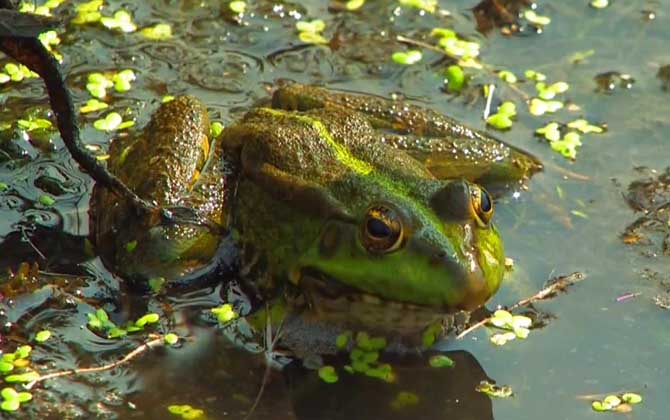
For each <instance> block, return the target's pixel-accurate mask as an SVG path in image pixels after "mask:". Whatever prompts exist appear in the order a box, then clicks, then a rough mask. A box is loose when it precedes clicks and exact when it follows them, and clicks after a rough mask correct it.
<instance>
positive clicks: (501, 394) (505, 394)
mask: <svg viewBox="0 0 670 420" xmlns="http://www.w3.org/2000/svg"><path fill="white" fill-rule="evenodd" d="M475 391H477V392H481V393H483V394H486V395H488V396H490V397H495V398H509V397H511V396H512V395H514V392H513V391H512V387H511V386H509V385H496V384H493V383H491V382H489V381H481V382H480V383H479V385H477V387H475Z"/></svg>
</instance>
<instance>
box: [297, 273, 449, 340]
mask: <svg viewBox="0 0 670 420" xmlns="http://www.w3.org/2000/svg"><path fill="white" fill-rule="evenodd" d="M297 283H298V284H297V286H298V288H299V289H300V291H301V292H302V295H303V296H304V299H305V301H303V302H302V304H303V306H305V307H306V309H308V311H307V313H308V314H309V315H310V316H314V317H318V319H319V320H320V321H326V322H331V323H334V324H338V325H344V326H347V327H348V328H365V329H367V330H370V331H384V332H393V333H398V334H402V335H414V334H416V333H418V332H420V331H421V330H423V329H424V328H426V327H427V326H428V325H430V324H432V323H435V322H437V321H442V320H444V319H445V318H446V317H448V316H450V314H449V313H448V312H447V310H446V309H444V308H440V307H435V306H429V305H420V304H415V303H410V302H403V301H397V300H392V299H387V298H384V297H382V296H379V295H376V294H371V293H368V292H364V291H361V290H359V289H356V288H355V287H352V286H349V285H346V284H344V283H342V282H340V281H338V280H337V279H334V278H330V277H328V276H326V275H324V274H323V273H321V272H319V271H318V270H314V269H309V268H305V269H303V270H301V275H300V280H299V281H298V282H297Z"/></svg>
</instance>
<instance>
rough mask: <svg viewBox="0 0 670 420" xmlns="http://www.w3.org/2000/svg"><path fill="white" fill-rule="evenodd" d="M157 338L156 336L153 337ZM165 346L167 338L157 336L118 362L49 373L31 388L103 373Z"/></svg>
mask: <svg viewBox="0 0 670 420" xmlns="http://www.w3.org/2000/svg"><path fill="white" fill-rule="evenodd" d="M153 336H155V335H153ZM164 344H165V337H164V336H162V335H159V336H155V338H152V339H151V340H149V341H146V342H144V343H143V344H141V345H140V346H139V347H137V348H135V349H133V350H132V351H130V352H129V353H127V354H126V355H125V356H123V358H121V359H119V360H117V361H116V362H112V363H108V364H106V365H102V366H93V367H87V368H78V369H68V370H61V371H58V372H51V373H47V374H46V375H40V377H39V378H37V379H35V380H34V381H32V382H31V383H30V386H31V387H32V386H33V385H34V384H36V383H38V382H42V381H46V380H47V379H53V378H58V377H61V376H71V375H80V374H82V373H95V372H103V371H106V370H111V369H114V368H116V367H118V366H120V365H122V364H124V363H128V362H130V361H131V360H133V359H134V358H136V357H138V356H140V355H142V354H143V353H145V352H147V351H148V350H151V349H152V348H154V347H159V346H162V345H164Z"/></svg>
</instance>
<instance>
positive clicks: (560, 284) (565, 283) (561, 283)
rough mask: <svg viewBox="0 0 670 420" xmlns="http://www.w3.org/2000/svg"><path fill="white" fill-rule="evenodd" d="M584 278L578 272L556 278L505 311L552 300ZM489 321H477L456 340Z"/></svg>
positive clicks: (488, 318)
mask: <svg viewBox="0 0 670 420" xmlns="http://www.w3.org/2000/svg"><path fill="white" fill-rule="evenodd" d="M585 277H586V276H585V275H584V273H580V272H576V273H572V274H568V275H567V276H562V277H556V278H554V279H552V280H550V281H549V282H548V284H547V285H546V286H545V287H544V288H543V289H542V290H540V291H539V292H537V293H535V294H534V295H532V296H529V297H527V298H525V299H521V300H520V301H518V302H517V303H515V304H514V305H512V306H510V307H508V308H507V310H510V311H511V310H513V309H516V308H519V307H521V306H528V305H530V304H531V303H534V302H537V301H540V300H546V299H549V298H552V297H553V296H554V295H556V294H557V293H559V292H563V291H565V289H567V288H568V287H569V286H571V285H573V284H575V283H577V282H580V281H582V280H584V278H585ZM491 319H493V317H492V316H489V317H487V318H484V319H482V320H480V321H478V322H477V323H475V324H473V325H471V326H470V327H468V328H467V329H466V330H465V331H463V332H461V333H460V334H458V335H457V336H456V339H457V340H461V339H462V338H463V337H465V336H466V335H468V334H470V333H471V332H472V331H474V330H476V329H477V328H479V327H481V326H483V325H486V324H487V323H488V322H489V321H490V320H491Z"/></svg>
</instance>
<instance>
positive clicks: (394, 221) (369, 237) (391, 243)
mask: <svg viewBox="0 0 670 420" xmlns="http://www.w3.org/2000/svg"><path fill="white" fill-rule="evenodd" d="M361 238H362V241H363V246H365V248H366V249H367V250H368V251H369V252H372V253H387V252H393V251H395V250H397V249H398V248H400V246H401V245H402V242H403V226H402V220H401V219H400V216H399V215H398V213H397V212H396V211H395V210H393V209H392V208H390V207H389V206H386V205H383V204H378V205H374V206H372V207H370V208H369V209H368V211H367V212H366V214H365V218H364V219H363V225H362V226H361Z"/></svg>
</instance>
